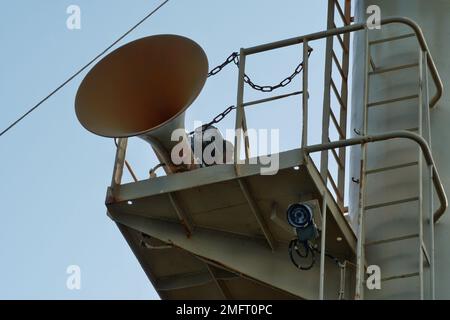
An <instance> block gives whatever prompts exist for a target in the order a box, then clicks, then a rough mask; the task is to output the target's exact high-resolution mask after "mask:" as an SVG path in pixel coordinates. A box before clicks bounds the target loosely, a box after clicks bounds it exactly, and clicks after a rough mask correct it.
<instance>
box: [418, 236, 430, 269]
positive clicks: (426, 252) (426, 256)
mask: <svg viewBox="0 0 450 320" xmlns="http://www.w3.org/2000/svg"><path fill="white" fill-rule="evenodd" d="M420 247H421V248H422V251H423V254H424V256H425V260H426V262H427V264H428V266H431V258H430V255H429V254H428V250H427V247H426V246H425V243H424V242H423V241H422V244H421V245H420Z"/></svg>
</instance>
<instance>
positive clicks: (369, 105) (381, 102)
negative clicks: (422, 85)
mask: <svg viewBox="0 0 450 320" xmlns="http://www.w3.org/2000/svg"><path fill="white" fill-rule="evenodd" d="M417 98H419V95H418V94H413V95H410V96H405V97H400V98H394V99H388V100H382V101H376V102H371V103H369V104H368V105H367V106H368V107H375V106H380V105H385V104H390V103H394V102H399V101H405V100H412V99H417Z"/></svg>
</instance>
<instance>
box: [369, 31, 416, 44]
mask: <svg viewBox="0 0 450 320" xmlns="http://www.w3.org/2000/svg"><path fill="white" fill-rule="evenodd" d="M415 36H416V34H415V33H408V34H403V35H401V36H396V37H389V38H383V39H378V40H373V41H370V42H369V45H374V44H379V43H383V42H389V41H396V40H401V39H406V38H412V37H415Z"/></svg>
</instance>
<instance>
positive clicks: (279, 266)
mask: <svg viewBox="0 0 450 320" xmlns="http://www.w3.org/2000/svg"><path fill="white" fill-rule="evenodd" d="M250 161H251V160H250ZM249 163H252V162H249ZM279 164H280V166H279V167H280V169H279V171H278V173H277V174H276V175H261V174H260V169H261V167H263V166H262V165H259V164H239V165H237V166H236V167H235V165H227V164H224V165H216V166H212V167H205V168H200V169H196V170H193V171H189V172H183V173H177V174H173V175H168V176H162V177H157V178H152V179H148V180H143V181H138V182H135V183H128V184H123V185H117V186H116V187H115V188H114V190H113V189H112V188H110V189H109V190H108V196H107V201H106V205H107V208H108V212H109V216H110V217H111V218H112V219H113V220H114V221H115V222H117V223H118V225H119V228H120V229H121V231H122V233H123V234H124V236H125V238H126V239H127V241H128V242H129V244H130V246H131V248H132V249H133V251H134V253H135V254H136V256H137V257H138V259H139V261H140V263H141V265H142V267H143V268H144V270H145V271H146V273H147V275H148V276H149V278H150V280H151V281H152V283H153V285H154V286H155V288H156V290H157V291H158V292H159V294H160V296H161V297H162V298H169V299H176V298H190V299H193V298H198V299H207V298H232V299H240V298H242V299H258V298H260V299H276V298H282V299H286V298H305V299H317V298H318V297H319V262H317V263H316V265H315V267H314V268H313V269H311V270H309V271H300V270H297V269H296V268H295V267H294V266H293V264H292V263H291V261H290V259H289V255H288V251H287V250H288V243H289V241H290V240H291V239H292V238H294V237H295V233H294V230H293V229H292V228H291V227H290V226H289V225H288V224H287V222H286V219H285V212H286V208H287V207H288V205H289V204H290V203H293V202H297V201H307V200H312V199H316V200H318V201H319V202H318V203H322V198H323V194H324V192H326V194H327V199H328V200H327V226H326V250H327V252H329V253H331V254H332V255H334V256H336V257H339V258H340V259H343V260H344V259H345V260H348V261H354V253H355V248H356V238H355V235H354V233H353V231H352V230H351V228H350V226H349V224H348V223H347V221H346V219H345V217H344V216H343V214H342V210H341V209H340V208H339V207H338V205H337V204H336V202H335V201H334V200H333V196H332V195H331V194H330V193H329V191H328V190H327V188H326V187H325V185H324V182H323V180H322V178H321V176H320V173H319V172H318V170H317V169H316V167H315V166H314V164H313V162H312V160H311V159H310V158H309V156H306V155H305V153H304V152H303V150H302V149H295V150H290V151H287V152H283V153H280V154H279ZM237 172H238V173H237ZM319 227H320V226H319ZM325 267H326V282H325V287H326V290H325V296H326V297H327V298H330V299H333V298H334V299H336V298H337V297H338V292H339V285H340V270H339V268H338V267H337V266H336V265H335V264H334V263H332V262H330V261H328V262H327V263H326V265H325ZM352 272H353V270H352ZM348 278H351V277H348ZM275 288H277V289H275ZM351 289H353V288H351ZM350 291H351V290H350ZM349 297H350V295H349Z"/></svg>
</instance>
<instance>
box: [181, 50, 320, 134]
mask: <svg viewBox="0 0 450 320" xmlns="http://www.w3.org/2000/svg"><path fill="white" fill-rule="evenodd" d="M312 51H313V48H311V47H308V57H309V56H310V55H311V53H312ZM231 62H233V63H234V64H235V65H236V66H237V67H239V53H237V52H233V53H232V54H230V55H229V56H228V57H227V59H226V60H225V61H224V62H223V63H222V64H220V65H218V66H217V67H215V68H213V69H212V70H211V71H210V72H208V78H209V77H211V76H214V75H216V74H218V73H219V72H220V71H222V69H223V68H225V67H226V66H227V65H229V64H230V63H231ZM302 71H303V61H302V62H301V63H300V64H299V65H298V66H297V67H296V68H295V70H294V72H292V74H291V75H290V76H288V77H286V78H284V79H283V80H282V81H280V83H278V84H277V85H274V86H260V85H257V84H255V83H253V81H252V80H251V79H250V77H249V76H248V75H247V74H244V82H245V83H247V84H248V85H249V86H250V87H251V88H253V89H254V90H257V91H261V92H272V91H273V90H276V89H279V88H282V87H286V86H287V85H288V84H290V83H291V82H292V80H293V79H294V78H295V77H296V76H297V75H298V74H300V73H301V72H302ZM234 109H236V106H229V107H228V108H226V109H225V110H224V111H223V112H221V113H219V114H218V115H217V116H215V117H214V119H212V120H211V121H210V122H208V123H207V124H206V125H204V126H203V127H202V131H205V130H206V129H208V128H209V127H210V126H212V125H213V124H216V123H219V122H220V121H222V120H223V118H225V117H226V116H227V115H228V114H229V113H230V112H231V111H232V110H234ZM194 132H195V130H194V131H191V132H189V135H192V134H194Z"/></svg>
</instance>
